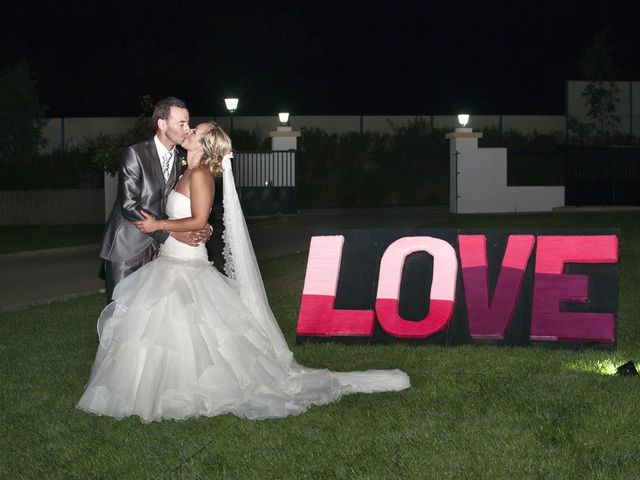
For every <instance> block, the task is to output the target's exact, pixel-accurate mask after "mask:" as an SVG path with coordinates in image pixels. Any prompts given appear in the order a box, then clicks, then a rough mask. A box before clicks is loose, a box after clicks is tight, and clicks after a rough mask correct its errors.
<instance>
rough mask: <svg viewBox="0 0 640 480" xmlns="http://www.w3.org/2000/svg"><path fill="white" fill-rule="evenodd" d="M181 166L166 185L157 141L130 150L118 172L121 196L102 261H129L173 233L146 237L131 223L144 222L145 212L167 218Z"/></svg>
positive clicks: (104, 240) (104, 241)
mask: <svg viewBox="0 0 640 480" xmlns="http://www.w3.org/2000/svg"><path fill="white" fill-rule="evenodd" d="M177 171H178V168H177V165H174V168H173V170H172V171H171V174H170V175H169V180H168V181H167V182H165V181H164V176H163V175H162V167H161V166H160V159H159V158H158V151H157V149H156V145H155V143H154V141H153V138H151V139H150V140H147V141H144V142H140V143H138V144H136V145H133V146H131V147H128V148H127V149H126V150H125V152H124V156H123V158H122V163H121V165H120V170H119V171H118V193H117V196H116V201H115V203H114V204H113V209H112V210H111V214H110V215H109V219H108V220H107V225H106V227H105V231H104V236H103V238H102V247H101V249H100V257H101V258H103V259H105V260H109V261H120V262H122V261H125V260H128V259H130V258H133V257H135V256H136V255H139V254H140V253H142V251H143V250H145V249H146V248H147V247H148V246H149V245H151V244H153V245H154V246H155V247H156V248H158V247H159V246H160V243H164V241H165V240H166V239H167V237H168V236H169V232H162V231H159V232H153V233H151V234H146V233H142V232H141V231H140V230H138V229H137V228H136V227H135V225H133V224H132V223H131V222H132V221H134V220H142V219H143V218H144V217H143V216H142V215H141V214H140V213H139V212H140V210H141V209H142V210H145V211H146V212H149V213H151V214H152V215H153V216H154V217H156V218H167V215H166V213H165V207H166V204H167V197H168V196H169V192H171V189H172V188H173V186H174V185H175V183H176V179H177Z"/></svg>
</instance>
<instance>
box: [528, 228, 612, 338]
mask: <svg viewBox="0 0 640 480" xmlns="http://www.w3.org/2000/svg"><path fill="white" fill-rule="evenodd" d="M617 261H618V237H616V236H615V235H592V236H577V235H576V236H540V237H538V250H537V253H536V273H535V285H534V288H533V311H532V313H531V340H545V341H570V342H600V343H613V342H614V340H615V338H614V337H615V333H614V320H615V317H614V314H613V313H577V312H561V311H560V302H586V301H587V300H588V295H587V293H588V285H587V283H588V281H587V280H588V277H587V276H586V275H568V274H563V273H562V272H563V270H564V265H565V263H616V262H617Z"/></svg>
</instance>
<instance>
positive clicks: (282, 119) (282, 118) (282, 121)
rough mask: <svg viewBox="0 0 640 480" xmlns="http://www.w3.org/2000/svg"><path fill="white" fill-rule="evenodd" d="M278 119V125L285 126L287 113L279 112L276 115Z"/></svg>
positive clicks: (287, 118)
mask: <svg viewBox="0 0 640 480" xmlns="http://www.w3.org/2000/svg"><path fill="white" fill-rule="evenodd" d="M278 119H280V123H281V124H282V125H286V124H287V123H289V113H288V112H280V113H279V114H278Z"/></svg>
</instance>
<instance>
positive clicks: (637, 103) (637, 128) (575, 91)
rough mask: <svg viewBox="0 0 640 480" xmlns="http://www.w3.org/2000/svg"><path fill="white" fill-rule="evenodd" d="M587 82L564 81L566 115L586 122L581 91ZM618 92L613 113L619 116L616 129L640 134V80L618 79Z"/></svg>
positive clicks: (585, 106) (626, 132) (584, 105)
mask: <svg viewBox="0 0 640 480" xmlns="http://www.w3.org/2000/svg"><path fill="white" fill-rule="evenodd" d="M588 83H589V82H587V81H586V80H570V81H568V82H567V83H566V102H567V106H566V109H567V112H566V113H567V115H570V116H572V117H575V118H577V119H578V120H579V121H581V122H585V123H588V122H589V121H590V119H589V117H588V116H587V111H588V107H587V105H586V103H585V99H584V98H583V97H582V92H584V88H585V87H586V85H587V84H588ZM615 83H616V85H617V86H618V88H619V89H620V93H619V95H618V99H619V100H620V102H619V103H618V104H617V108H616V111H615V114H616V115H618V116H619V117H620V127H619V129H618V131H620V132H621V133H625V134H628V133H633V135H639V134H640V125H638V123H639V122H640V82H633V81H626V82H625V81H619V82H615Z"/></svg>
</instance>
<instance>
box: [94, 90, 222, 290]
mask: <svg viewBox="0 0 640 480" xmlns="http://www.w3.org/2000/svg"><path fill="white" fill-rule="evenodd" d="M152 121H153V125H154V127H155V128H156V135H155V136H154V137H153V138H151V139H149V140H146V141H144V142H140V143H138V144H136V145H133V146H131V147H128V148H127V149H126V151H125V152H124V156H123V158H122V163H121V165H120V170H119V171H118V193H117V196H116V201H115V203H114V205H113V209H112V210H111V214H110V215H109V219H108V220H107V225H106V227H105V231H104V236H103V239H102V247H101V249H100V257H101V258H102V259H104V261H105V262H104V265H105V274H106V281H105V283H106V285H105V286H106V294H107V299H108V300H109V301H111V299H112V296H113V289H114V288H115V286H116V285H117V284H118V282H120V281H121V280H122V279H123V278H124V277H126V276H127V275H129V274H131V273H133V272H135V271H136V270H137V269H138V268H140V267H141V266H143V265H144V264H146V263H148V262H150V261H151V260H153V259H154V258H155V256H156V253H157V251H158V248H160V244H161V243H164V242H165V240H166V239H167V238H168V237H169V232H163V231H158V232H154V233H150V234H145V233H142V232H141V231H140V230H138V229H137V228H136V227H135V225H133V223H131V222H132V221H134V220H144V217H143V216H142V215H141V214H140V210H145V211H146V212H149V213H151V214H152V215H153V216H155V217H156V218H167V215H166V212H165V207H166V204H167V197H168V196H169V192H171V190H172V189H173V186H174V185H175V183H176V180H177V178H178V171H177V170H178V167H179V166H178V165H177V155H176V148H175V147H176V145H177V144H181V143H182V142H183V141H184V140H185V139H186V138H187V136H188V135H189V134H190V129H189V111H188V110H187V106H186V105H185V103H184V102H183V101H181V100H178V99H177V98H174V97H168V98H165V99H164V100H160V101H159V102H158V103H157V104H156V106H155V108H154V110H153V116H152ZM210 234H211V230H210V228H205V229H203V230H199V231H196V232H172V233H171V236H172V237H174V238H175V239H176V240H179V241H180V242H183V243H186V244H188V245H192V246H195V245H197V244H198V243H200V242H201V241H203V240H204V241H206V240H208V238H209V236H210Z"/></svg>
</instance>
